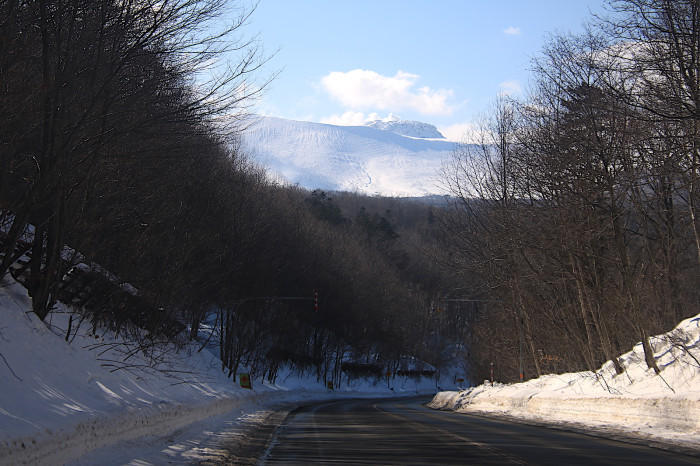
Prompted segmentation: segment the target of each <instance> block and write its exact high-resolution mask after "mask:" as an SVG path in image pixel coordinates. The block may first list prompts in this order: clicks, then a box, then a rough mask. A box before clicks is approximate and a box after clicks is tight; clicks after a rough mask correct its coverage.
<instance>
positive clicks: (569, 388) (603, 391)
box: [429, 314, 700, 449]
mask: <svg viewBox="0 0 700 466" xmlns="http://www.w3.org/2000/svg"><path fill="white" fill-rule="evenodd" d="M651 344H652V347H653V348H654V354H655V358H656V361H657V364H658V365H659V368H660V369H661V374H660V375H656V374H655V372H654V371H653V370H652V369H647V366H646V363H645V362H644V352H643V349H642V345H641V343H638V344H637V345H636V346H635V347H634V348H633V349H632V350H631V351H629V352H627V353H625V354H623V355H622V356H621V357H620V361H621V362H622V364H623V365H624V367H625V368H626V371H625V373H624V374H621V375H615V369H614V367H613V364H612V362H611V361H608V362H606V363H605V364H603V366H602V367H601V368H600V369H599V370H597V371H596V372H590V371H588V372H577V373H568V374H550V375H544V376H542V377H539V378H537V379H533V380H529V381H527V382H523V383H515V384H508V385H504V384H500V383H495V384H494V385H493V386H492V385H491V383H489V382H487V381H485V382H484V384H483V385H479V386H477V387H472V388H469V389H468V390H463V391H458V392H449V391H445V392H440V393H438V394H436V395H435V397H434V399H433V400H432V402H431V403H430V404H429V405H430V406H431V407H432V408H436V409H452V410H455V411H459V412H469V413H481V414H500V415H506V416H512V417H517V418H522V419H529V420H533V421H539V422H547V423H554V424H569V425H573V426H584V427H593V428H595V429H597V430H602V431H607V432H611V433H614V432H620V433H625V434H631V435H634V436H636V437H642V438H645V439H649V440H652V441H654V440H655V441H661V442H666V443H672V444H676V445H679V446H683V447H689V448H694V449H700V314H698V315H697V316H695V317H692V318H690V319H686V320H684V321H682V322H681V323H680V324H679V325H678V326H677V327H676V328H675V329H674V330H672V331H670V332H668V333H666V334H662V335H657V336H656V337H652V338H651Z"/></svg>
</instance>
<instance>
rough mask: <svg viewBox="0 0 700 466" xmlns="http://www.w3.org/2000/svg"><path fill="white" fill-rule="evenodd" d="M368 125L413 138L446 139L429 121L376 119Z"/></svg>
mask: <svg viewBox="0 0 700 466" xmlns="http://www.w3.org/2000/svg"><path fill="white" fill-rule="evenodd" d="M367 126H369V127H370V128H377V129H381V130H383V131H390V132H392V133H396V134H400V135H402V136H408V137H411V138H423V139H427V138H431V139H445V136H443V135H442V133H440V131H438V129H437V128H436V127H435V126H433V125H431V124H429V123H421V122H420V121H402V120H390V121H384V120H374V121H371V122H369V123H367Z"/></svg>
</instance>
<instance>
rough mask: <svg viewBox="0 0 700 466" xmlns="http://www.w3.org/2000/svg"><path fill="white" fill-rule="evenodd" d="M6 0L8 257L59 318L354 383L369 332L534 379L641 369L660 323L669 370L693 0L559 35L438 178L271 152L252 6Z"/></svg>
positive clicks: (692, 92) (683, 253) (232, 360)
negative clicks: (64, 313) (322, 173)
mask: <svg viewBox="0 0 700 466" xmlns="http://www.w3.org/2000/svg"><path fill="white" fill-rule="evenodd" d="M0 11H1V13H0V240H1V242H0V246H1V249H2V250H1V251H0V257H1V262H0V277H2V276H5V275H6V274H8V273H11V272H13V271H15V272H16V273H15V274H16V275H17V276H20V275H21V277H23V281H24V284H25V286H26V287H27V289H28V292H29V294H30V296H31V298H32V306H33V311H34V312H35V313H36V314H37V315H38V316H39V317H40V318H42V319H44V318H46V316H47V315H49V313H50V312H51V310H52V308H53V306H54V304H55V303H56V301H57V300H59V299H61V300H64V297H67V298H65V299H76V300H77V301H75V302H79V303H80V306H79V307H80V309H79V311H80V312H81V313H83V314H84V316H86V318H87V319H88V320H89V321H90V322H91V323H92V325H93V326H94V328H95V329H97V328H98V327H99V326H105V327H108V328H110V329H113V330H115V331H117V332H120V333H121V334H123V335H130V336H131V337H132V338H135V339H141V342H142V346H143V347H144V348H145V349H147V348H148V346H149V345H156V344H159V343H160V342H163V341H168V342H179V343H180V344H184V343H186V342H187V341H192V340H197V341H200V342H201V344H202V345H207V344H216V345H217V347H218V349H219V352H220V357H221V362H222V370H225V371H227V372H228V374H229V375H230V376H232V377H234V378H235V377H236V375H237V371H238V369H239V368H240V367H242V366H245V367H247V368H250V370H251V372H252V373H253V374H254V375H259V376H265V377H267V378H269V379H270V380H274V379H275V377H276V373H277V370H278V369H279V367H280V365H282V364H291V365H292V366H293V367H296V368H297V369H298V370H299V371H302V372H303V371H308V372H309V373H311V374H315V376H316V377H317V378H318V379H319V380H321V379H323V380H333V381H335V382H336V383H337V382H338V381H339V380H340V374H341V371H342V370H343V363H344V361H347V360H348V358H350V359H351V360H352V361H355V363H356V364H355V366H354V367H355V369H358V368H359V369H358V370H360V369H361V370H373V369H371V368H370V367H369V366H371V365H376V366H377V367H382V368H383V367H387V368H390V369H392V370H393V371H396V370H398V369H399V365H400V361H401V360H402V358H403V357H406V356H415V357H417V358H419V359H421V360H424V361H426V362H429V363H430V364H433V365H435V366H436V367H440V366H441V365H442V364H443V363H445V362H446V361H447V360H448V359H449V358H450V357H451V356H450V354H449V351H447V350H448V349H449V347H450V345H452V346H454V347H460V348H465V349H466V351H465V355H464V358H465V361H464V363H465V365H466V367H468V371H469V376H470V378H471V379H472V380H473V381H480V380H483V379H485V378H488V377H489V376H490V371H491V368H492V367H493V369H494V375H495V378H496V379H497V380H500V381H517V380H519V379H525V378H531V377H535V376H538V375H540V374H542V373H547V372H552V371H570V370H586V369H595V368H596V367H598V366H599V365H600V364H601V363H602V362H604V361H606V360H613V362H614V363H615V364H616V369H617V370H618V373H623V372H624V370H625V368H624V367H623V366H622V365H621V364H620V362H619V361H617V360H616V359H615V355H617V354H619V353H621V352H623V351H626V350H628V349H629V348H630V347H631V346H632V345H634V344H635V343H636V342H638V341H641V342H642V343H643V346H644V349H645V354H646V362H647V364H648V365H649V367H650V368H651V369H654V370H656V371H657V372H658V371H659V368H658V367H656V365H655V362H654V359H653V357H652V355H653V348H652V347H651V345H652V342H651V340H650V338H649V336H650V335H653V334H655V333H659V332H662V331H667V330H669V329H671V328H672V327H673V326H674V325H675V323H677V322H678V321H679V320H680V319H682V318H684V317H687V316H689V315H693V314H695V313H696V311H697V307H698V301H699V298H700V296H699V294H698V291H697V289H698V287H697V283H698V278H699V272H700V231H699V230H700V219H698V218H697V214H698V213H697V207H698V202H700V199H699V198H698V197H699V195H698V183H699V182H700V180H698V174H699V171H700V167H699V164H700V127H699V125H698V121H699V117H700V113H699V112H700V110H699V107H698V106H699V105H700V76H699V73H698V60H700V7H699V6H698V4H697V2H695V1H692V0H683V1H676V2H667V1H661V0H619V1H617V0H612V1H610V2H609V4H608V15H607V16H605V17H593V18H591V19H590V26H589V28H588V29H587V32H586V33H585V34H583V35H580V36H572V35H565V34H560V35H552V36H551V37H550V38H549V40H548V42H547V45H546V46H545V48H544V49H543V50H542V52H541V53H540V54H539V55H538V56H537V58H536V59H535V60H534V62H533V68H534V70H533V71H534V76H535V78H534V81H533V83H532V85H531V89H530V90H529V92H528V95H527V96H526V97H524V98H522V99H519V100H516V99H511V98H509V97H507V96H501V97H499V99H498V100H497V101H496V102H495V103H494V106H493V108H492V109H491V110H490V111H489V112H488V113H487V114H486V115H485V116H484V119H483V122H482V125H481V127H480V129H479V130H478V131H475V132H474V134H471V135H469V138H468V139H465V143H464V144H461V145H460V146H459V147H458V149H457V150H456V151H455V152H454V154H453V156H452V158H451V160H449V161H447V162H446V164H445V165H444V168H443V173H442V179H443V183H444V188H445V192H446V193H448V194H449V195H447V196H445V197H438V198H435V199H431V200H428V199H393V198H382V197H370V196H363V195H360V194H356V193H330V192H323V191H320V190H315V191H308V190H305V189H302V188H299V187H296V186H289V185H285V184H283V183H280V182H278V181H274V180H273V179H272V177H270V176H268V174H267V173H266V172H265V171H264V170H263V169H262V168H260V167H258V166H256V164H255V163H253V161H252V160H251V159H250V158H249V157H248V156H247V155H246V154H245V153H244V152H243V150H242V149H241V146H240V144H239V139H240V134H241V131H244V130H245V127H246V125H247V124H249V122H250V115H248V112H249V110H250V108H251V106H253V105H254V102H255V98H256V96H257V95H259V94H260V93H261V92H263V91H264V88H265V85H266V83H267V82H268V80H267V79H262V80H261V79H260V78H259V76H260V73H261V70H263V69H264V66H265V63H266V61H267V58H268V57H267V56H266V55H265V54H264V52H263V50H262V48H261V46H260V45H259V44H258V43H257V42H256V41H255V40H254V39H247V38H246V37H245V35H244V33H243V28H244V25H245V24H246V21H247V20H248V18H249V15H250V14H254V11H246V10H244V9H242V8H239V6H238V5H233V6H232V5H231V4H230V3H229V2H226V1H224V0H171V1H160V0H159V1H155V0H62V1H59V0H0ZM224 14H226V17H229V18H230V17H234V18H235V19H234V20H233V21H231V22H229V23H228V24H224V22H223V21H221V19H222V17H223V16H224ZM231 52H235V54H236V55H235V56H236V57H237V58H236V61H234V62H230V63H226V64H225V65H224V66H219V65H214V64H213V63H217V59H220V58H221V57H223V56H224V55H225V54H227V53H231ZM273 77H274V76H273ZM273 77H271V78H270V79H272V78H273ZM465 79H466V78H465ZM22 261H24V264H22ZM18 264H19V265H18ZM81 264H83V265H81ZM86 264H87V265H89V266H86ZM97 264H99V267H98V266H97ZM99 270H102V271H104V270H108V271H109V273H108V274H107V273H102V274H101V275H100V274H99V273H97V275H100V276H101V277H102V278H100V277H94V276H93V275H95V273H96V272H95V271H99ZM18 271H20V272H21V273H20V272H18ZM81 274H82V275H81ZM67 277H68V278H70V277H78V278H74V279H72V281H71V282H70V283H69V284H68V285H67V284H66V283H67V280H68V278H67ZM91 277H92V278H91ZM104 277H107V278H108V280H107V281H108V282H110V283H112V284H116V285H117V286H112V287H111V288H110V286H109V283H107V284H104V285H103V286H102V288H99V287H98V286H97V284H98V283H100V280H102V281H104V280H105V278H104ZM90 280H92V281H90ZM88 283H91V284H88ZM79 288H82V291H83V292H84V291H85V289H86V288H88V289H89V290H91V291H92V292H93V294H95V293H96V290H98V289H99V290H101V291H100V293H99V294H100V295H101V297H100V298H94V297H93V296H88V297H82V298H81V297H79V296H80V293H81V289H79ZM125 289H126V290H131V291H129V292H126V293H124V292H123V290H125ZM119 290H122V291H119ZM144 329H145V330H146V332H145V333H144V331H143V330H144ZM69 333H70V329H69ZM68 337H69V335H66V339H67V340H68ZM679 344H680V343H679ZM345 368H346V369H349V366H348V365H347V364H346V366H345ZM368 368H369V369H368Z"/></svg>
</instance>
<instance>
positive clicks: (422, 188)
mask: <svg viewBox="0 0 700 466" xmlns="http://www.w3.org/2000/svg"><path fill="white" fill-rule="evenodd" d="M373 123H376V122H373ZM380 123H382V125H384V126H382V128H379V127H373V126H335V125H328V124H322V123H311V122H304V121H293V120H285V119H282V118H273V117H261V118H259V119H258V120H256V121H255V122H254V123H253V124H252V125H251V126H250V127H249V128H248V129H247V130H246V132H245V133H244V135H243V147H244V148H245V150H247V151H248V153H249V154H251V155H252V157H253V159H254V160H256V161H257V162H258V163H260V164H262V165H263V166H265V167H266V168H268V169H269V170H270V171H271V172H272V173H274V174H277V175H279V176H281V177H283V178H284V179H285V180H286V181H288V182H290V183H297V184H299V185H301V186H303V187H305V188H309V189H316V188H320V189H327V190H344V191H358V192H364V193H369V194H375V193H379V194H382V195H390V196H422V195H426V194H433V193H438V192H440V188H439V171H440V167H441V164H442V162H443V161H444V160H445V159H447V158H448V157H449V155H450V154H451V152H452V151H453V150H454V147H455V143H454V142H450V141H447V140H445V139H444V138H443V139H439V138H441V137H442V135H441V134H440V133H439V132H438V131H437V130H436V129H435V127H434V126H432V125H428V124H424V123H418V122H400V121H399V122H396V121H394V122H380ZM374 126H381V125H374ZM431 128H432V129H431ZM397 131H404V132H407V133H411V135H410V136H406V135H402V134H397ZM414 134H420V135H430V136H434V137H435V139H426V138H419V137H415V136H412V135H414Z"/></svg>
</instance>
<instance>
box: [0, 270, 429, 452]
mask: <svg viewBox="0 0 700 466" xmlns="http://www.w3.org/2000/svg"><path fill="white" fill-rule="evenodd" d="M71 316H72V323H71V327H72V330H71V332H70V335H69V337H68V341H66V334H67V330H68V328H69V319H71ZM142 337H145V336H142ZM129 341H130V340H126V341H125V340H124V339H122V338H120V337H119V336H118V335H114V333H113V332H111V331H107V330H104V329H100V328H98V329H93V327H92V325H90V324H89V323H88V322H87V321H81V320H80V316H79V315H78V314H73V313H71V312H70V310H69V309H67V308H66V307H65V306H63V305H60V304H59V305H58V306H57V308H56V310H54V311H53V312H51V313H50V314H49V316H47V318H46V321H45V322H42V321H40V320H39V319H38V318H37V317H36V315H35V314H34V313H33V312H31V303H30V299H29V297H28V296H27V292H26V290H25V289H24V288H23V287H22V286H21V285H19V284H18V283H16V282H15V281H14V280H12V279H11V278H9V277H8V278H6V279H4V280H3V281H1V282H0V395H1V396H0V465H4V464H13V465H14V464H62V463H66V462H70V461H73V460H76V459H78V458H80V459H81V461H84V462H83V463H82V464H105V458H115V457H119V458H122V459H123V461H122V462H121V463H120V464H124V463H128V462H130V461H131V460H134V459H135V458H136V459H138V458H150V460H149V461H150V462H151V463H152V464H161V463H163V462H167V461H166V459H167V460H168V461H169V460H170V459H172V458H174V457H175V456H177V457H178V458H179V459H181V460H183V461H185V460H186V461H188V462H189V461H195V460H197V458H207V457H210V456H211V455H210V454H213V453H212V452H214V451H218V450H217V446H216V444H217V442H219V441H224V440H226V441H228V440H230V439H228V438H224V437H225V436H226V435H225V433H226V432H229V433H231V432H235V431H237V430H240V427H241V425H244V424H246V423H247V422H248V423H249V422H251V419H257V418H259V417H264V416H265V413H267V412H268V411H269V410H270V406H271V405H275V404H279V403H283V402H286V403H290V402H298V401H300V400H305V399H307V400H309V399H324V398H329V397H339V396H357V395H358V394H360V395H361V394H363V393H364V394H365V395H366V396H393V395H395V394H397V393H400V392H402V391H404V392H406V393H410V394H415V393H416V392H421V393H433V392H434V388H435V382H434V380H426V379H424V380H420V381H414V380H411V379H399V378H397V380H395V381H393V382H392V385H393V387H392V388H393V390H391V389H389V388H388V387H387V382H386V379H383V380H366V379H365V380H353V381H352V383H344V384H343V387H341V390H340V391H336V392H329V391H328V390H326V389H325V387H323V386H322V384H320V383H317V382H316V380H315V377H309V379H311V380H306V379H302V378H300V377H298V376H297V375H295V374H292V373H290V371H289V370H281V374H280V376H279V377H278V380H279V382H278V384H276V385H270V384H263V383H262V382H261V381H260V380H253V390H252V391H251V390H246V389H242V388H240V387H239V386H238V384H235V383H233V382H232V381H231V379H229V378H226V377H225V375H224V373H223V372H222V371H221V363H220V361H219V360H218V358H217V357H216V356H215V355H213V354H212V353H210V352H209V351H208V349H206V348H205V349H203V350H202V351H198V349H199V346H198V345H193V346H190V347H187V348H185V349H184V350H181V351H179V352H176V351H175V349H174V348H173V347H172V346H167V345H162V344H161V345H154V346H152V347H151V348H149V349H147V351H145V352H144V351H143V350H141V349H139V348H138V347H137V345H136V344H134V343H129ZM145 342H148V340H146V341H145ZM231 435H233V434H231ZM124 445H126V446H124ZM204 446H206V451H203V450H202V448H204ZM91 451H92V452H93V453H89V452H91ZM166 451H167V452H168V453H167V457H163V456H162V455H165V454H166V453H164V452H166ZM207 452H208V453H207ZM88 453H89V454H88ZM86 455H87V456H86ZM90 455H93V456H90ZM115 455H116V456H115ZM119 455H121V456H119ZM124 455H127V456H130V458H126V456H124ZM207 455H210V456H207ZM85 457H87V458H88V459H87V460H83V459H82V458H85ZM119 461H121V460H119ZM108 463H109V464H113V462H112V461H111V460H110V461H109V462H108Z"/></svg>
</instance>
